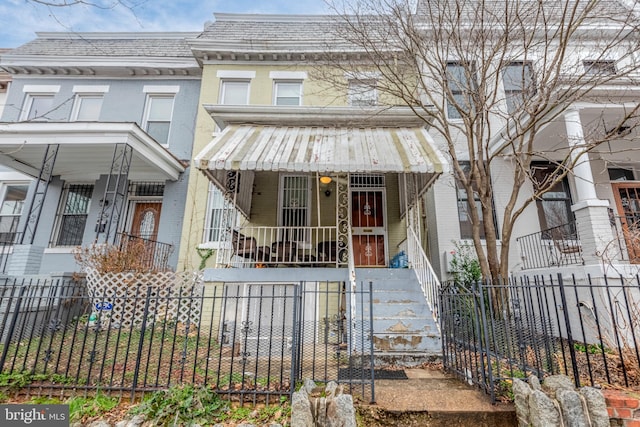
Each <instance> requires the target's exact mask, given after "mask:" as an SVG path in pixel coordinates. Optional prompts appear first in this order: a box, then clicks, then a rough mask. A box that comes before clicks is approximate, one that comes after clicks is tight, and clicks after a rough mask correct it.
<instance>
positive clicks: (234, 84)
mask: <svg viewBox="0 0 640 427" xmlns="http://www.w3.org/2000/svg"><path fill="white" fill-rule="evenodd" d="M220 103H221V104H224V105H247V104H248V103H249V81H248V80H246V81H244V80H223V81H222V86H221V88H220Z"/></svg>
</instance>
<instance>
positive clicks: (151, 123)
mask: <svg viewBox="0 0 640 427" xmlns="http://www.w3.org/2000/svg"><path fill="white" fill-rule="evenodd" d="M179 90H180V87H179V86H163V85H159V86H145V87H144V88H143V91H144V93H146V94H147V101H146V104H145V107H144V117H143V120H142V127H143V128H144V130H145V131H147V133H148V134H149V135H151V137H152V138H153V139H155V140H156V141H158V142H159V143H160V144H163V145H167V144H168V143H169V131H170V128H171V118H172V116H173V104H174V100H175V97H176V94H177V93H178V91H179Z"/></svg>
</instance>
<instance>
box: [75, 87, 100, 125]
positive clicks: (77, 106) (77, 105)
mask: <svg viewBox="0 0 640 427" xmlns="http://www.w3.org/2000/svg"><path fill="white" fill-rule="evenodd" d="M89 96H95V97H100V98H102V100H104V92H76V95H75V97H74V99H73V108H72V109H71V121H72V122H75V121H77V120H78V114H80V99H81V98H83V97H89ZM100 108H102V105H101V106H100ZM96 120H97V119H96Z"/></svg>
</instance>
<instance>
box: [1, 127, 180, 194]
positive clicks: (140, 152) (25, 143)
mask: <svg viewBox="0 0 640 427" xmlns="http://www.w3.org/2000/svg"><path fill="white" fill-rule="evenodd" d="M55 144H57V145H59V150H58V155H57V157H56V161H55V164H54V168H53V175H54V176H58V175H59V176H60V177H61V179H63V180H72V181H73V180H75V181H78V180H95V179H97V178H98V177H99V176H100V175H103V174H109V173H110V172H111V163H112V159H113V153H114V148H115V147H116V145H118V144H128V145H129V146H131V147H132V149H133V154H132V159H131V167H130V169H129V179H131V180H145V181H164V180H167V179H168V180H177V179H178V176H179V175H180V173H181V172H184V170H185V167H184V165H183V164H182V163H181V162H180V161H179V160H178V159H176V158H175V157H174V156H173V155H172V154H171V153H170V152H169V151H168V150H167V149H166V148H164V147H163V146H162V145H160V144H158V143H157V142H156V141H155V140H154V139H153V138H151V137H150V136H149V135H148V134H147V133H146V132H144V131H143V130H142V129H140V127H138V125H137V124H135V123H94V122H91V123H88V122H71V123H51V122H28V123H0V164H2V165H4V166H8V167H10V168H12V169H15V170H17V171H20V172H23V173H25V174H27V175H31V176H34V177H37V176H38V173H39V171H40V168H41V166H42V160H43V157H44V153H45V150H46V148H47V145H55Z"/></svg>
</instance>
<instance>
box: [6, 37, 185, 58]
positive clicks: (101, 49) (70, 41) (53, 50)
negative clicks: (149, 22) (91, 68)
mask: <svg viewBox="0 0 640 427" xmlns="http://www.w3.org/2000/svg"><path fill="white" fill-rule="evenodd" d="M193 34H194V33H189V34H186V33H185V37H184V38H161V37H150V38H144V37H130V38H118V37H117V36H116V35H115V34H114V36H113V38H93V37H91V36H87V37H82V36H76V35H74V36H72V37H68V36H67V37H65V35H64V34H61V35H60V36H55V37H52V36H48V35H39V37H38V38H36V39H35V40H32V41H30V42H28V43H26V44H23V45H22V46H19V47H17V48H15V49H13V50H12V51H10V52H8V54H9V55H47V56H107V57H109V56H113V57H123V56H125V57H126V56H131V57H156V58H157V57H172V58H190V57H192V53H191V50H190V48H189V46H188V45H187V42H186V40H185V39H186V38H187V37H190V36H193Z"/></svg>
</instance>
